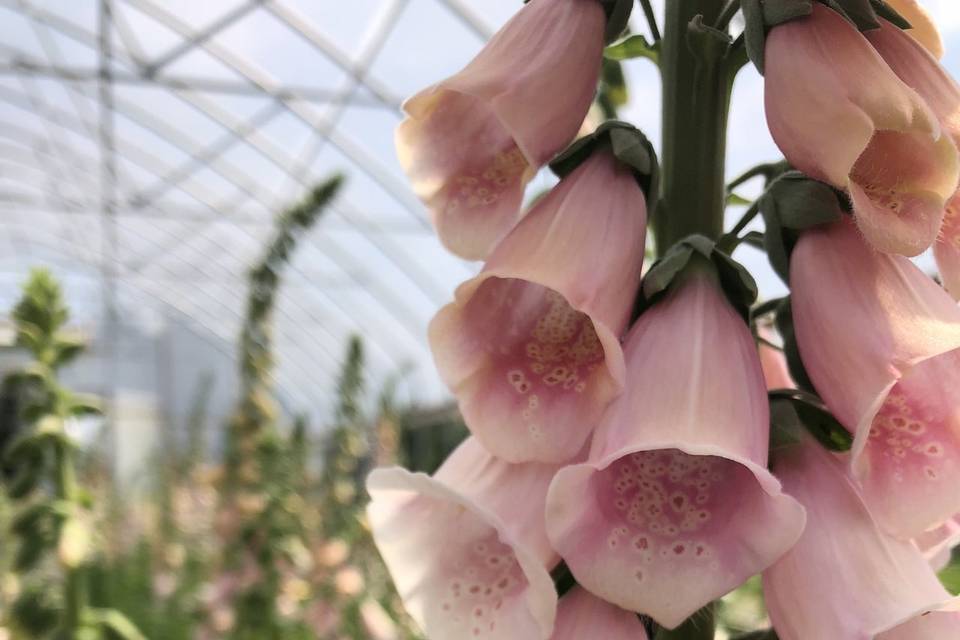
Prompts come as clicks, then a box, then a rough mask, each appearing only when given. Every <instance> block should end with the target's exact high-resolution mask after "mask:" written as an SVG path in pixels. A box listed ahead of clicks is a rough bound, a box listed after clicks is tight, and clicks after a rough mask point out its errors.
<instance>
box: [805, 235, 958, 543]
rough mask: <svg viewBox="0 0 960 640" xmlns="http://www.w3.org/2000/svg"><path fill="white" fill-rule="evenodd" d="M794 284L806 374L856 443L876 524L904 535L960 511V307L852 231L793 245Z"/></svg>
mask: <svg viewBox="0 0 960 640" xmlns="http://www.w3.org/2000/svg"><path fill="white" fill-rule="evenodd" d="M790 283H791V290H792V297H793V321H794V327H795V331H796V337H797V343H798V347H799V349H800V355H801V356H802V358H803V362H804V366H805V367H806V370H807V373H808V374H809V376H810V379H811V380H812V382H813V384H814V386H815V387H816V389H817V392H818V393H819V395H820V396H821V397H822V398H823V400H824V402H826V404H827V406H828V407H829V408H830V410H831V412H833V414H834V415H835V416H836V417H837V419H838V420H840V422H841V423H842V424H843V425H844V426H846V427H847V429H849V430H850V431H851V432H852V433H853V434H854V435H855V439H854V446H853V465H854V466H853V468H854V474H855V476H856V477H857V479H858V480H859V481H860V482H861V483H862V485H863V490H864V497H865V499H866V501H867V503H868V504H869V505H870V507H871V509H874V511H875V515H876V516H877V518H878V519H879V520H880V521H881V522H882V523H883V525H884V527H885V528H886V529H887V530H888V531H889V532H891V533H893V534H894V535H897V536H900V537H904V538H909V537H913V536H915V535H918V534H919V533H921V532H923V531H925V530H927V529H929V528H931V527H933V526H936V525H937V524H939V523H940V522H942V521H944V520H945V519H946V518H948V517H950V516H951V515H952V514H954V513H956V512H958V511H960V492H958V491H956V486H957V483H958V482H960V395H958V394H957V393H956V392H955V390H956V389H957V388H960V308H958V307H957V305H956V303H954V301H953V300H952V299H951V298H950V296H949V295H947V293H946V292H944V291H943V289H941V288H940V287H938V286H937V285H936V283H935V282H933V280H931V279H930V278H928V277H927V276H926V275H925V274H924V273H923V272H922V271H921V270H920V269H918V268H917V267H916V266H915V265H914V264H913V263H912V262H910V261H909V260H907V259H906V258H903V257H900V256H894V255H889V254H883V253H879V252H877V251H874V250H872V249H871V248H870V247H868V246H867V245H866V244H865V243H864V242H863V240H862V239H861V238H860V237H859V235H858V234H857V232H856V230H855V229H854V228H853V226H852V224H850V223H848V222H841V223H837V224H834V225H830V226H827V227H818V228H817V229H814V230H811V231H808V232H805V233H804V234H803V235H802V236H801V238H800V240H799V241H798V242H797V245H796V247H795V249H794V251H793V254H792V257H791V268H790Z"/></svg>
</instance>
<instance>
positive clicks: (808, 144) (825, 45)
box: [765, 3, 960, 256]
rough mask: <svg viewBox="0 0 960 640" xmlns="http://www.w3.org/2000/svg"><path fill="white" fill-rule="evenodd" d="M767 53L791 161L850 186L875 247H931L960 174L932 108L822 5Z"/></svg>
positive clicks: (769, 105)
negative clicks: (840, 61)
mask: <svg viewBox="0 0 960 640" xmlns="http://www.w3.org/2000/svg"><path fill="white" fill-rule="evenodd" d="M906 39H907V40H908V41H909V42H911V43H912V40H910V39H909V38H906ZM765 55H766V81H765V82H766V84H765V101H766V111H767V122H768V124H769V126H770V131H771V133H772V135H773V138H774V140H775V141H776V142H777V145H778V146H779V147H780V149H781V151H783V153H784V155H785V156H786V157H787V159H788V160H789V161H790V162H791V164H793V165H794V166H795V167H796V168H797V169H799V170H801V171H803V172H804V173H806V174H808V175H810V176H811V177H814V178H817V179H819V180H824V181H826V182H829V183H831V184H833V185H834V186H836V187H839V188H846V189H849V190H850V195H851V197H852V199H853V204H854V215H855V217H856V218H857V222H858V224H859V225H860V227H861V229H862V231H863V233H864V235H865V236H866V237H867V238H868V240H870V242H871V243H873V244H874V245H875V246H876V247H877V248H879V249H881V250H882V251H888V252H893V253H901V254H904V255H911V256H912V255H916V254H918V253H920V252H922V251H923V250H924V249H926V248H927V247H929V246H930V245H931V244H932V243H933V241H934V239H935V238H936V234H937V229H939V226H940V221H941V220H942V218H943V209H944V205H945V203H946V201H947V199H948V198H949V197H950V196H951V195H953V192H954V190H955V189H956V186H957V181H958V179H960V161H958V156H957V150H956V147H955V146H954V144H953V141H952V140H950V139H949V137H948V136H942V135H941V130H940V124H939V121H938V118H937V115H936V114H935V113H934V112H933V110H931V108H930V106H928V105H927V103H926V102H925V101H924V100H923V99H922V98H921V97H920V95H918V94H917V92H916V91H914V90H913V89H911V88H910V86H908V83H905V82H904V81H902V80H901V79H900V78H898V77H897V75H896V74H895V73H894V72H893V71H892V70H891V69H890V67H889V66H887V64H886V63H885V62H884V60H883V58H881V57H880V55H879V54H878V53H877V51H876V50H874V48H873V47H872V46H871V45H870V42H869V41H867V40H866V39H865V38H864V37H863V35H861V34H860V32H858V31H857V30H856V29H855V28H854V27H853V26H852V25H850V24H849V23H848V22H847V21H845V20H844V19H843V18H842V17H840V16H839V14H837V13H836V12H834V11H832V10H830V9H828V8H826V7H824V6H822V5H820V4H818V3H814V9H813V13H812V14H811V16H810V17H809V18H804V19H800V20H793V21H790V22H788V23H786V24H782V25H779V26H777V27H776V28H774V29H773V30H771V32H770V35H769V37H768V38H767V45H766V54H765ZM837 60H842V63H837Z"/></svg>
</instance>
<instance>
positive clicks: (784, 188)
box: [759, 171, 850, 283]
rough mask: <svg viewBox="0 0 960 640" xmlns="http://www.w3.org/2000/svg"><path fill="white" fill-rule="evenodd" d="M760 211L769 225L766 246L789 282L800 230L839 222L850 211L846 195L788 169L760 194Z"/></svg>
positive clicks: (773, 260)
mask: <svg viewBox="0 0 960 640" xmlns="http://www.w3.org/2000/svg"><path fill="white" fill-rule="evenodd" d="M759 206H760V213H761V214H762V215H763V221H764V224H765V225H766V231H765V232H764V248H765V249H766V251H767V258H768V259H769V260H770V265H771V266H772V267H773V270H774V271H776V272H777V275H779V276H780V278H781V279H782V280H783V281H784V282H787V283H789V280H790V253H791V252H792V251H793V247H794V245H795V244H796V242H797V239H798V238H799V235H800V232H801V231H803V230H805V229H810V228H812V227H815V226H818V225H821V224H829V223H831V222H837V221H839V220H840V219H842V218H843V216H844V215H845V214H847V213H849V211H850V205H849V202H848V200H847V197H846V195H844V194H843V192H841V191H837V190H836V189H834V188H833V187H831V186H830V185H828V184H826V183H823V182H819V181H817V180H813V179H811V178H808V177H807V176H805V175H803V174H802V173H800V172H799V171H788V172H787V173H784V174H783V175H781V176H780V177H779V178H777V179H776V180H774V181H773V182H772V183H771V184H770V186H769V187H767V190H766V191H765V192H764V193H763V195H762V196H760V200H759Z"/></svg>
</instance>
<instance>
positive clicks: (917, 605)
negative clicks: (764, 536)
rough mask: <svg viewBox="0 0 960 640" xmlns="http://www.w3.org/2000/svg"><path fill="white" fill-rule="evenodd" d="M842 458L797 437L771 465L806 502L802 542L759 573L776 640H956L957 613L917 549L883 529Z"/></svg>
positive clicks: (959, 625) (958, 634) (804, 437)
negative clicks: (889, 534)
mask: <svg viewBox="0 0 960 640" xmlns="http://www.w3.org/2000/svg"><path fill="white" fill-rule="evenodd" d="M847 466H848V465H847V463H846V461H845V460H844V459H843V458H842V457H841V456H838V455H835V454H832V453H830V452H828V451H827V450H825V449H823V448H822V447H821V446H820V445H819V444H818V443H816V442H815V441H814V440H813V439H812V438H811V437H810V436H807V435H804V434H801V436H800V442H799V443H798V444H794V445H790V446H787V447H782V448H779V449H777V451H776V452H775V454H774V460H773V471H774V472H775V473H776V474H777V477H778V478H780V479H781V481H783V486H784V489H785V490H786V491H789V492H790V494H791V495H793V496H796V497H797V499H798V500H800V502H802V503H803V505H804V506H805V507H806V509H807V526H806V528H805V529H804V532H803V535H802V536H801V537H800V540H799V542H797V544H796V545H795V546H794V547H793V548H792V549H790V550H789V551H788V552H787V553H786V554H784V556H783V557H781V558H780V559H779V560H777V561H776V562H775V563H774V564H773V565H772V566H771V567H770V568H768V569H767V570H766V571H764V572H763V590H764V596H765V600H766V604H767V610H768V611H769V613H770V619H771V620H772V621H773V626H774V628H775V629H776V631H777V634H778V636H779V637H780V640H812V639H813V638H824V639H826V638H837V639H838V640H839V639H841V638H843V639H845V640H846V639H850V640H854V639H857V640H872V639H873V638H877V640H908V639H909V640H918V639H919V638H923V639H924V640H953V639H954V638H957V637H960V619H958V618H957V615H958V614H956V613H950V612H947V611H944V609H949V608H950V607H951V606H954V605H953V603H952V602H951V597H950V594H949V593H947V591H946V590H945V589H944V588H943V586H942V585H941V584H940V582H939V581H938V580H937V577H936V575H935V574H934V573H933V571H932V570H931V569H930V567H929V565H928V564H927V562H926V560H925V559H924V558H923V556H922V555H921V553H920V552H919V551H918V550H917V548H916V547H915V546H913V544H912V543H910V542H905V541H900V540H897V539H895V538H892V537H890V536H888V535H887V534H886V533H884V532H883V531H881V530H880V528H879V527H878V525H877V523H876V522H875V521H874V519H873V517H872V516H871V514H870V511H869V510H868V509H867V506H866V504H864V502H863V500H862V499H861V497H860V495H859V493H858V491H857V488H856V486H855V484H854V482H852V480H851V478H850V477H849V476H848V471H847Z"/></svg>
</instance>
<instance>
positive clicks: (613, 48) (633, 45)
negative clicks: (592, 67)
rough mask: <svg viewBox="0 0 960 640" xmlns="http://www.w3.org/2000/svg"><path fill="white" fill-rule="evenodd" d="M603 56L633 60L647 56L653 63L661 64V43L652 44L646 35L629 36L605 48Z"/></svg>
mask: <svg viewBox="0 0 960 640" xmlns="http://www.w3.org/2000/svg"><path fill="white" fill-rule="evenodd" d="M603 57H605V58H607V59H608V60H632V59H633V58H646V59H648V60H650V61H651V62H653V64H656V65H659V64H660V45H659V44H658V43H653V44H651V43H650V42H649V41H648V40H647V38H646V36H642V35H632V36H627V37H626V38H624V39H623V40H620V41H619V42H615V43H613V44H611V45H610V46H609V47H607V48H606V49H604V50H603Z"/></svg>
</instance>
